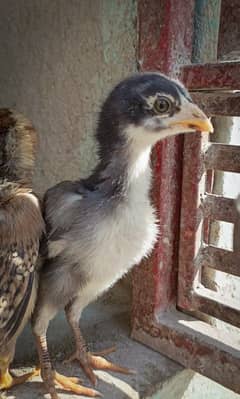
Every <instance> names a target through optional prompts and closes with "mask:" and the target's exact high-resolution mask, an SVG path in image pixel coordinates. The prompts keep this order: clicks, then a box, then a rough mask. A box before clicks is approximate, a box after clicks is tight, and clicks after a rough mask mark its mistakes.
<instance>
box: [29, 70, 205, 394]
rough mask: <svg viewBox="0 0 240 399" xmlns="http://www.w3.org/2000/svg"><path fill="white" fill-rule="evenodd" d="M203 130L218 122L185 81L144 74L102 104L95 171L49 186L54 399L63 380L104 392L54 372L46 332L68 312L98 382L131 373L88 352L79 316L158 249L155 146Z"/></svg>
mask: <svg viewBox="0 0 240 399" xmlns="http://www.w3.org/2000/svg"><path fill="white" fill-rule="evenodd" d="M196 130H199V131H211V130H212V125H211V123H210V121H209V120H208V119H207V117H206V116H205V114H204V113H203V112H202V111H201V110H200V109H199V108H198V107H197V106H196V105H195V104H193V102H192V100H191V98H190V96H189V94H188V92H187V91H186V90H185V89H184V87H183V86H182V85H181V84H180V83H178V82H176V81H173V80H171V79H169V78H167V77H166V76H163V75H161V74H158V73H143V74H137V75H135V76H133V77H130V78H128V79H126V80H124V81H122V82H120V83H119V84H118V85H117V86H116V87H115V88H114V89H113V91H112V92H111V93H110V94H109V96H108V97H107V99H106V101H105V102H104V104H103V106H102V108H101V112H100V115H99V121H98V125H97V130H96V139H97V142H98V152H99V163H98V165H97V167H96V169H95V170H94V171H93V173H92V174H91V175H90V176H89V178H87V179H85V180H77V181H65V182H62V183H60V184H58V185H56V186H54V187H53V188H51V189H49V190H48V191H47V193H46V195H45V200H44V209H45V210H44V212H45V221H46V228H47V243H46V253H47V255H46V257H47V258H46V262H45V264H44V266H43V269H42V273H41V284H40V292H39V297H38V301H37V306H36V311H35V313H34V323H33V329H34V333H35V335H36V339H37V345H38V351H39V357H40V363H41V372H42V378H43V380H44V382H45V385H46V387H47V389H48V391H49V392H50V394H51V398H52V399H57V397H58V396H57V393H56V390H55V382H56V381H57V382H58V383H60V384H61V386H62V387H63V388H66V389H68V390H69V389H70V390H72V391H74V392H76V393H80V394H85V395H89V396H97V395H99V393H98V392H96V391H95V390H91V389H88V388H84V387H83V386H81V385H77V384H75V380H73V379H67V377H62V379H61V378H59V375H58V374H57V373H56V372H55V371H54V370H52V367H51V362H50V357H49V354H48V348H47V341H46V332H47V328H48V325H49V321H50V320H51V319H52V318H53V317H54V316H55V315H56V314H57V313H58V312H59V311H60V310H61V309H65V312H66V317H67V320H68V322H69V324H70V326H71V328H72V331H73V334H74V338H75V344H76V350H75V352H74V353H73V355H72V356H71V357H70V360H77V361H78V362H79V363H80V365H81V367H82V368H83V369H84V371H85V373H86V374H87V376H88V377H89V378H90V380H91V381H92V382H93V383H94V384H95V383H96V377H95V375H94V373H93V369H94V368H100V369H108V370H113V371H120V372H124V373H128V372H131V370H129V369H126V368H122V367H120V366H117V365H114V364H112V363H110V362H108V361H107V360H105V359H104V358H103V357H100V356H96V355H93V354H91V353H89V352H88V351H87V349H86V348H87V347H86V344H85V342H84V339H83V337H82V335H81V331H80V328H79V319H80V316H81V312H82V310H83V309H84V308H85V306H86V305H88V304H89V303H90V302H91V301H93V300H94V299H96V298H97V297H98V296H99V295H101V294H102V293H103V292H104V291H106V290H108V289H109V288H110V287H111V286H112V285H113V284H114V283H115V282H116V281H117V280H118V279H120V278H121V277H122V276H123V275H124V274H125V273H126V272H127V271H129V270H130V269H131V268H132V267H133V266H134V265H135V264H138V263H139V262H140V261H141V259H143V258H144V257H146V256H147V255H149V254H150V252H151V250H152V248H153V246H154V243H155V241H156V237H157V232H158V228H157V222H156V216H155V211H154V208H153V206H152V204H151V198H150V187H151V169H150V162H149V160H150V153H151V148H152V146H153V145H154V144H155V143H157V142H158V141H159V140H162V139H164V138H166V137H171V136H174V135H176V134H179V133H185V132H189V133H190V132H194V131H196ZM160 227H161V226H160ZM106 352H107V351H106Z"/></svg>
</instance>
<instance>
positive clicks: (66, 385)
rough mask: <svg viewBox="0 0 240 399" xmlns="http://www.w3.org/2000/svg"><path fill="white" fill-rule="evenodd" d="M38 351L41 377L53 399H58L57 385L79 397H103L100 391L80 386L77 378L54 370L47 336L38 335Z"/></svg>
mask: <svg viewBox="0 0 240 399" xmlns="http://www.w3.org/2000/svg"><path fill="white" fill-rule="evenodd" d="M36 341H37V349H38V354H39V360H40V369H41V377H42V379H43V381H44V383H45V386H46V388H47V391H48V392H49V393H50V396H51V399H58V395H57V392H56V388H55V384H56V383H57V384H58V385H60V386H61V388H62V389H64V390H66V391H72V392H74V393H76V394H78V395H85V396H90V397H96V396H102V395H101V394H100V393H99V392H98V391H95V390H94V389H90V388H87V387H84V386H82V385H79V384H78V382H79V379H78V378H75V377H66V376H64V375H62V374H59V373H57V372H56V371H55V370H53V369H52V365H51V361H50V357H49V353H48V348H47V340H46V335H45V334H44V335H42V336H38V335H36Z"/></svg>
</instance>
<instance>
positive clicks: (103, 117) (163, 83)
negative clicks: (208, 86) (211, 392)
mask: <svg viewBox="0 0 240 399" xmlns="http://www.w3.org/2000/svg"><path fill="white" fill-rule="evenodd" d="M196 130H198V131H212V130H213V127H212V125H211V123H210V121H209V119H208V118H207V117H206V115H205V114H204V113H203V112H202V111H201V110H200V109H199V107H198V106H197V105H196V104H193V102H192V100H191V97H190V95H189V93H188V92H187V90H186V89H185V88H184V87H183V85H181V84H180V83H179V82H177V81H175V80H172V79H169V78H168V77H166V76H164V75H162V74H159V73H140V74H137V75H134V76H132V77H130V78H127V79H125V80H123V81H122V82H120V83H119V84H118V85H117V86H116V87H115V88H114V89H113V90H112V92H111V93H110V94H109V96H108V97H107V99H106V101H105V103H104V104H103V106H102V110H101V113H100V117H99V123H98V128H97V134H96V137H97V140H98V142H99V155H100V157H104V154H106V153H107V152H109V151H110V152H111V151H113V150H114V149H115V148H116V147H117V146H119V143H121V142H123V143H124V142H126V140H132V141H134V142H135V144H136V142H137V143H139V142H141V143H142V144H143V145H148V146H149V145H153V144H155V143H156V142H157V141H158V140H161V139H163V138H166V137H169V136H173V135H176V134H179V133H186V132H194V131H196Z"/></svg>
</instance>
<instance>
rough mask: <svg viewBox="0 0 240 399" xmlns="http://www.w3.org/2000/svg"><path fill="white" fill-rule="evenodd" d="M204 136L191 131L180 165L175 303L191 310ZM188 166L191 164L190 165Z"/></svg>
mask: <svg viewBox="0 0 240 399" xmlns="http://www.w3.org/2000/svg"><path fill="white" fill-rule="evenodd" d="M207 139H208V136H207V135H205V136H203V135H200V134H198V133H194V134H191V135H187V136H186V137H185V140H184V160H185V162H184V165H183V183H182V212H181V225H180V230H181V235H180V248H179V272H178V306H179V307H181V308H183V309H187V310H194V306H193V303H192V297H191V292H192V288H193V286H194V282H195V280H196V277H197V280H198V281H200V275H199V273H200V272H201V268H200V267H197V266H199V265H197V264H196V265H195V267H194V264H193V260H194V259H195V257H196V255H197V253H198V250H199V249H200V248H199V247H200V245H201V239H202V224H201V219H202V221H203V213H202V212H198V209H199V205H200V195H202V196H203V195H204V191H205V183H206V174H205V170H204V165H203V162H202V159H203V147H204V141H205V142H208V140H207ZM190 165H191V166H190Z"/></svg>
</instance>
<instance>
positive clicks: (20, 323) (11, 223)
mask: <svg viewBox="0 0 240 399" xmlns="http://www.w3.org/2000/svg"><path fill="white" fill-rule="evenodd" d="M0 192H1V194H2V198H1V195H0V198H1V200H0V347H1V346H2V345H4V344H6V343H7V342H9V341H10V340H11V339H12V338H14V337H17V336H18V334H19V333H20V332H21V329H22V328H23V327H24V325H25V323H26V322H27V320H28V318H29V317H30V315H31V312H32V310H33V307H34V303H35V299H36V291H37V273H36V269H37V258H38V251H39V242H40V238H41V236H42V233H43V229H44V223H43V219H42V215H41V211H40V207H39V203H38V200H37V198H36V197H35V196H34V195H33V194H32V193H31V192H30V191H29V190H27V189H23V188H20V187H18V185H17V184H13V183H5V184H4V183H3V184H1V185H0ZM3 192H4V195H3ZM3 198H4V199H5V201H4V200H3Z"/></svg>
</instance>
